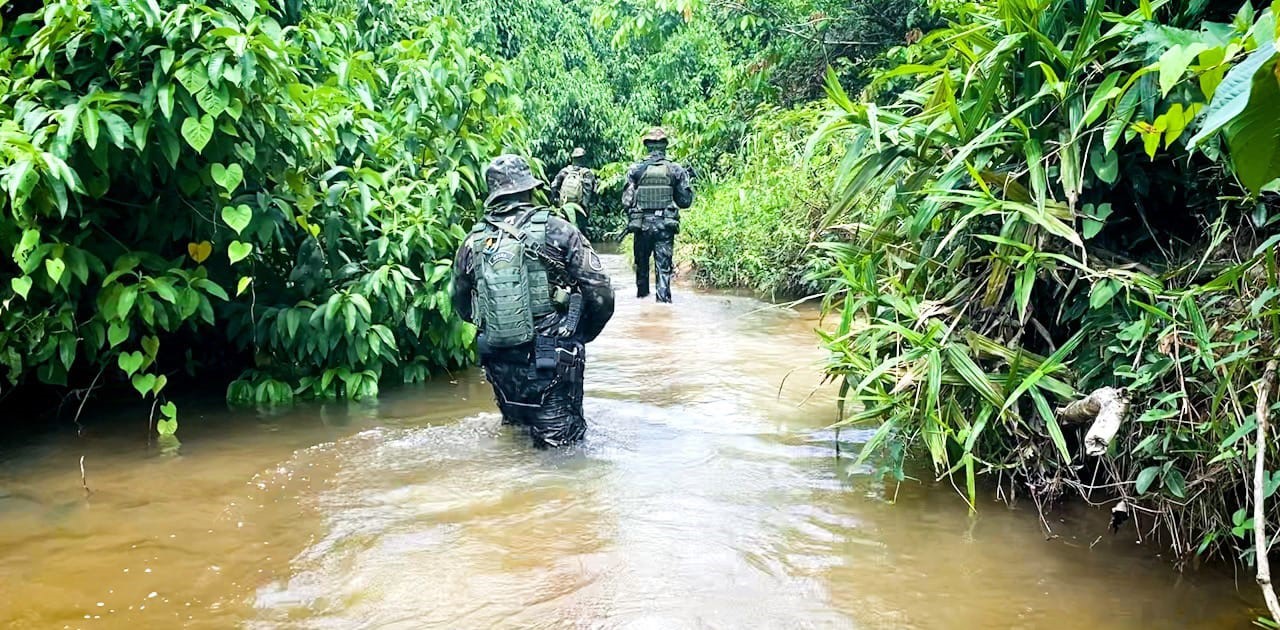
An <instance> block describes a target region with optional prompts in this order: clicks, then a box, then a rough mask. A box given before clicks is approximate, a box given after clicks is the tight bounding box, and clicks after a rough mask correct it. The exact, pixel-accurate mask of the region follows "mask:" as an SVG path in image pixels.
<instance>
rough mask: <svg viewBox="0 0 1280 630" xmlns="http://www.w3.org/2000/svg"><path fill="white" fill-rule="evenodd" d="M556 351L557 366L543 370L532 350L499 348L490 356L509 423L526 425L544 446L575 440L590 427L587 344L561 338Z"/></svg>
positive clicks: (489, 374) (488, 371) (490, 373)
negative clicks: (585, 404) (585, 410)
mask: <svg viewBox="0 0 1280 630" xmlns="http://www.w3.org/2000/svg"><path fill="white" fill-rule="evenodd" d="M555 352H556V359H557V360H556V366H555V367H554V368H548V369H541V370H540V369H538V368H537V366H536V364H535V362H534V360H533V355H532V351H531V350H524V349H520V350H517V349H511V350H504V351H500V352H495V353H494V354H493V355H492V356H490V357H488V358H486V359H485V361H484V371H485V377H486V378H487V379H488V381H489V383H490V384H491V385H493V395H494V397H495V398H496V399H497V401H498V408H499V409H500V410H502V421H503V423H504V424H512V425H515V426H518V427H520V428H522V429H524V430H525V431H527V432H528V433H529V436H530V437H531V438H533V443H534V444H535V445H536V446H539V447H548V446H551V447H554V446H564V445H566V444H571V443H573V442H576V441H578V440H581V439H582V436H583V435H585V434H586V432H587V421H586V419H585V418H584V417H583V416H582V380H583V376H584V374H585V373H586V367H587V361H586V359H587V356H586V349H585V347H584V346H583V344H582V343H580V342H578V341H574V340H572V339H561V340H558V341H557V342H556V350H555Z"/></svg>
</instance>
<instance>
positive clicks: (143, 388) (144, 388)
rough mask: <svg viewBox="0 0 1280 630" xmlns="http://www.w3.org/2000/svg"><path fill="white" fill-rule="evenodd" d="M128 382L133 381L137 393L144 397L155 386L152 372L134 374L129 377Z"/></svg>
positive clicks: (154, 377)
mask: <svg viewBox="0 0 1280 630" xmlns="http://www.w3.org/2000/svg"><path fill="white" fill-rule="evenodd" d="M129 382H131V383H133V388H134V389H136V390H138V394H140V395H141V396H143V397H146V395H147V394H150V393H151V390H153V389H155V387H156V376H155V375H154V374H134V375H133V378H131V379H129Z"/></svg>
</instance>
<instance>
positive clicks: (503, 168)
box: [484, 153, 542, 205]
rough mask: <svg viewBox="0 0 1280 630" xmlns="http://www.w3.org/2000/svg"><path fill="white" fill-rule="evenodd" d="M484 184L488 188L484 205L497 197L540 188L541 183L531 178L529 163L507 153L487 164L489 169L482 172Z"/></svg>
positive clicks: (531, 171)
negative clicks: (487, 196) (487, 195)
mask: <svg viewBox="0 0 1280 630" xmlns="http://www.w3.org/2000/svg"><path fill="white" fill-rule="evenodd" d="M484 183H485V185H487V186H488V187H489V198H488V199H485V201H484V202H485V204H486V205H487V204H490V203H493V201H494V200H495V199H497V198H499V197H505V196H507V195H514V194H516V193H522V192H524V191H526V190H533V189H535V188H538V187H540V186H542V182H541V181H540V180H539V179H538V178H536V177H534V176H533V170H532V169H530V168H529V162H528V161H526V160H525V159H524V158H522V157H520V156H518V155H512V154H509V153H508V154H506V155H499V156H498V157H496V158H494V160H493V161H492V162H490V163H489V168H486V169H485V171H484Z"/></svg>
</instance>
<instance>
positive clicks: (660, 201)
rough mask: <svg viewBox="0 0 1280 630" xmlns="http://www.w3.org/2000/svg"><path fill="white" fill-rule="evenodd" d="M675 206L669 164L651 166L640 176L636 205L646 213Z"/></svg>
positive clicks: (658, 163)
mask: <svg viewBox="0 0 1280 630" xmlns="http://www.w3.org/2000/svg"><path fill="white" fill-rule="evenodd" d="M674 204H675V189H674V188H672V186H671V173H670V171H669V170H668V169H667V162H665V161H662V162H657V163H652V164H649V166H648V167H646V168H645V169H644V172H643V173H641V174H640V185H639V186H637V187H636V205H637V206H639V208H640V209H641V210H644V211H646V212H649V211H654V210H666V209H667V208H670V207H672V206H673V205H674Z"/></svg>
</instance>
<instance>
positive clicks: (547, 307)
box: [467, 208, 555, 348]
mask: <svg viewBox="0 0 1280 630" xmlns="http://www.w3.org/2000/svg"><path fill="white" fill-rule="evenodd" d="M513 216H514V217H515V219H514V224H512V223H505V226H504V227H500V226H498V225H495V224H494V223H493V222H497V221H501V220H500V219H498V218H493V217H486V218H485V220H483V221H481V222H479V223H477V224H476V226H475V227H474V228H472V230H471V235H470V236H468V237H467V238H468V244H469V246H470V247H471V252H472V255H473V257H474V259H475V261H476V263H475V278H476V283H475V286H476V288H475V293H474V294H473V295H472V302H473V309H472V310H473V314H474V316H475V323H476V326H477V327H478V328H479V329H480V332H481V333H483V334H484V336H485V341H486V343H488V345H489V346H491V347H495V348H509V347H513V346H518V345H521V344H525V343H529V342H531V341H533V340H534V337H535V336H536V329H535V327H534V322H535V321H536V320H537V319H538V318H539V317H542V316H543V315H546V314H548V313H551V312H552V311H554V310H555V304H554V302H553V300H552V296H551V284H550V282H549V281H548V278H547V268H546V265H544V264H543V261H542V260H541V258H539V256H538V251H539V250H540V249H541V248H543V247H545V246H546V242H547V218H548V212H547V210H545V209H541V208H534V209H530V210H528V211H526V212H525V213H523V214H515V215H513Z"/></svg>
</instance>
